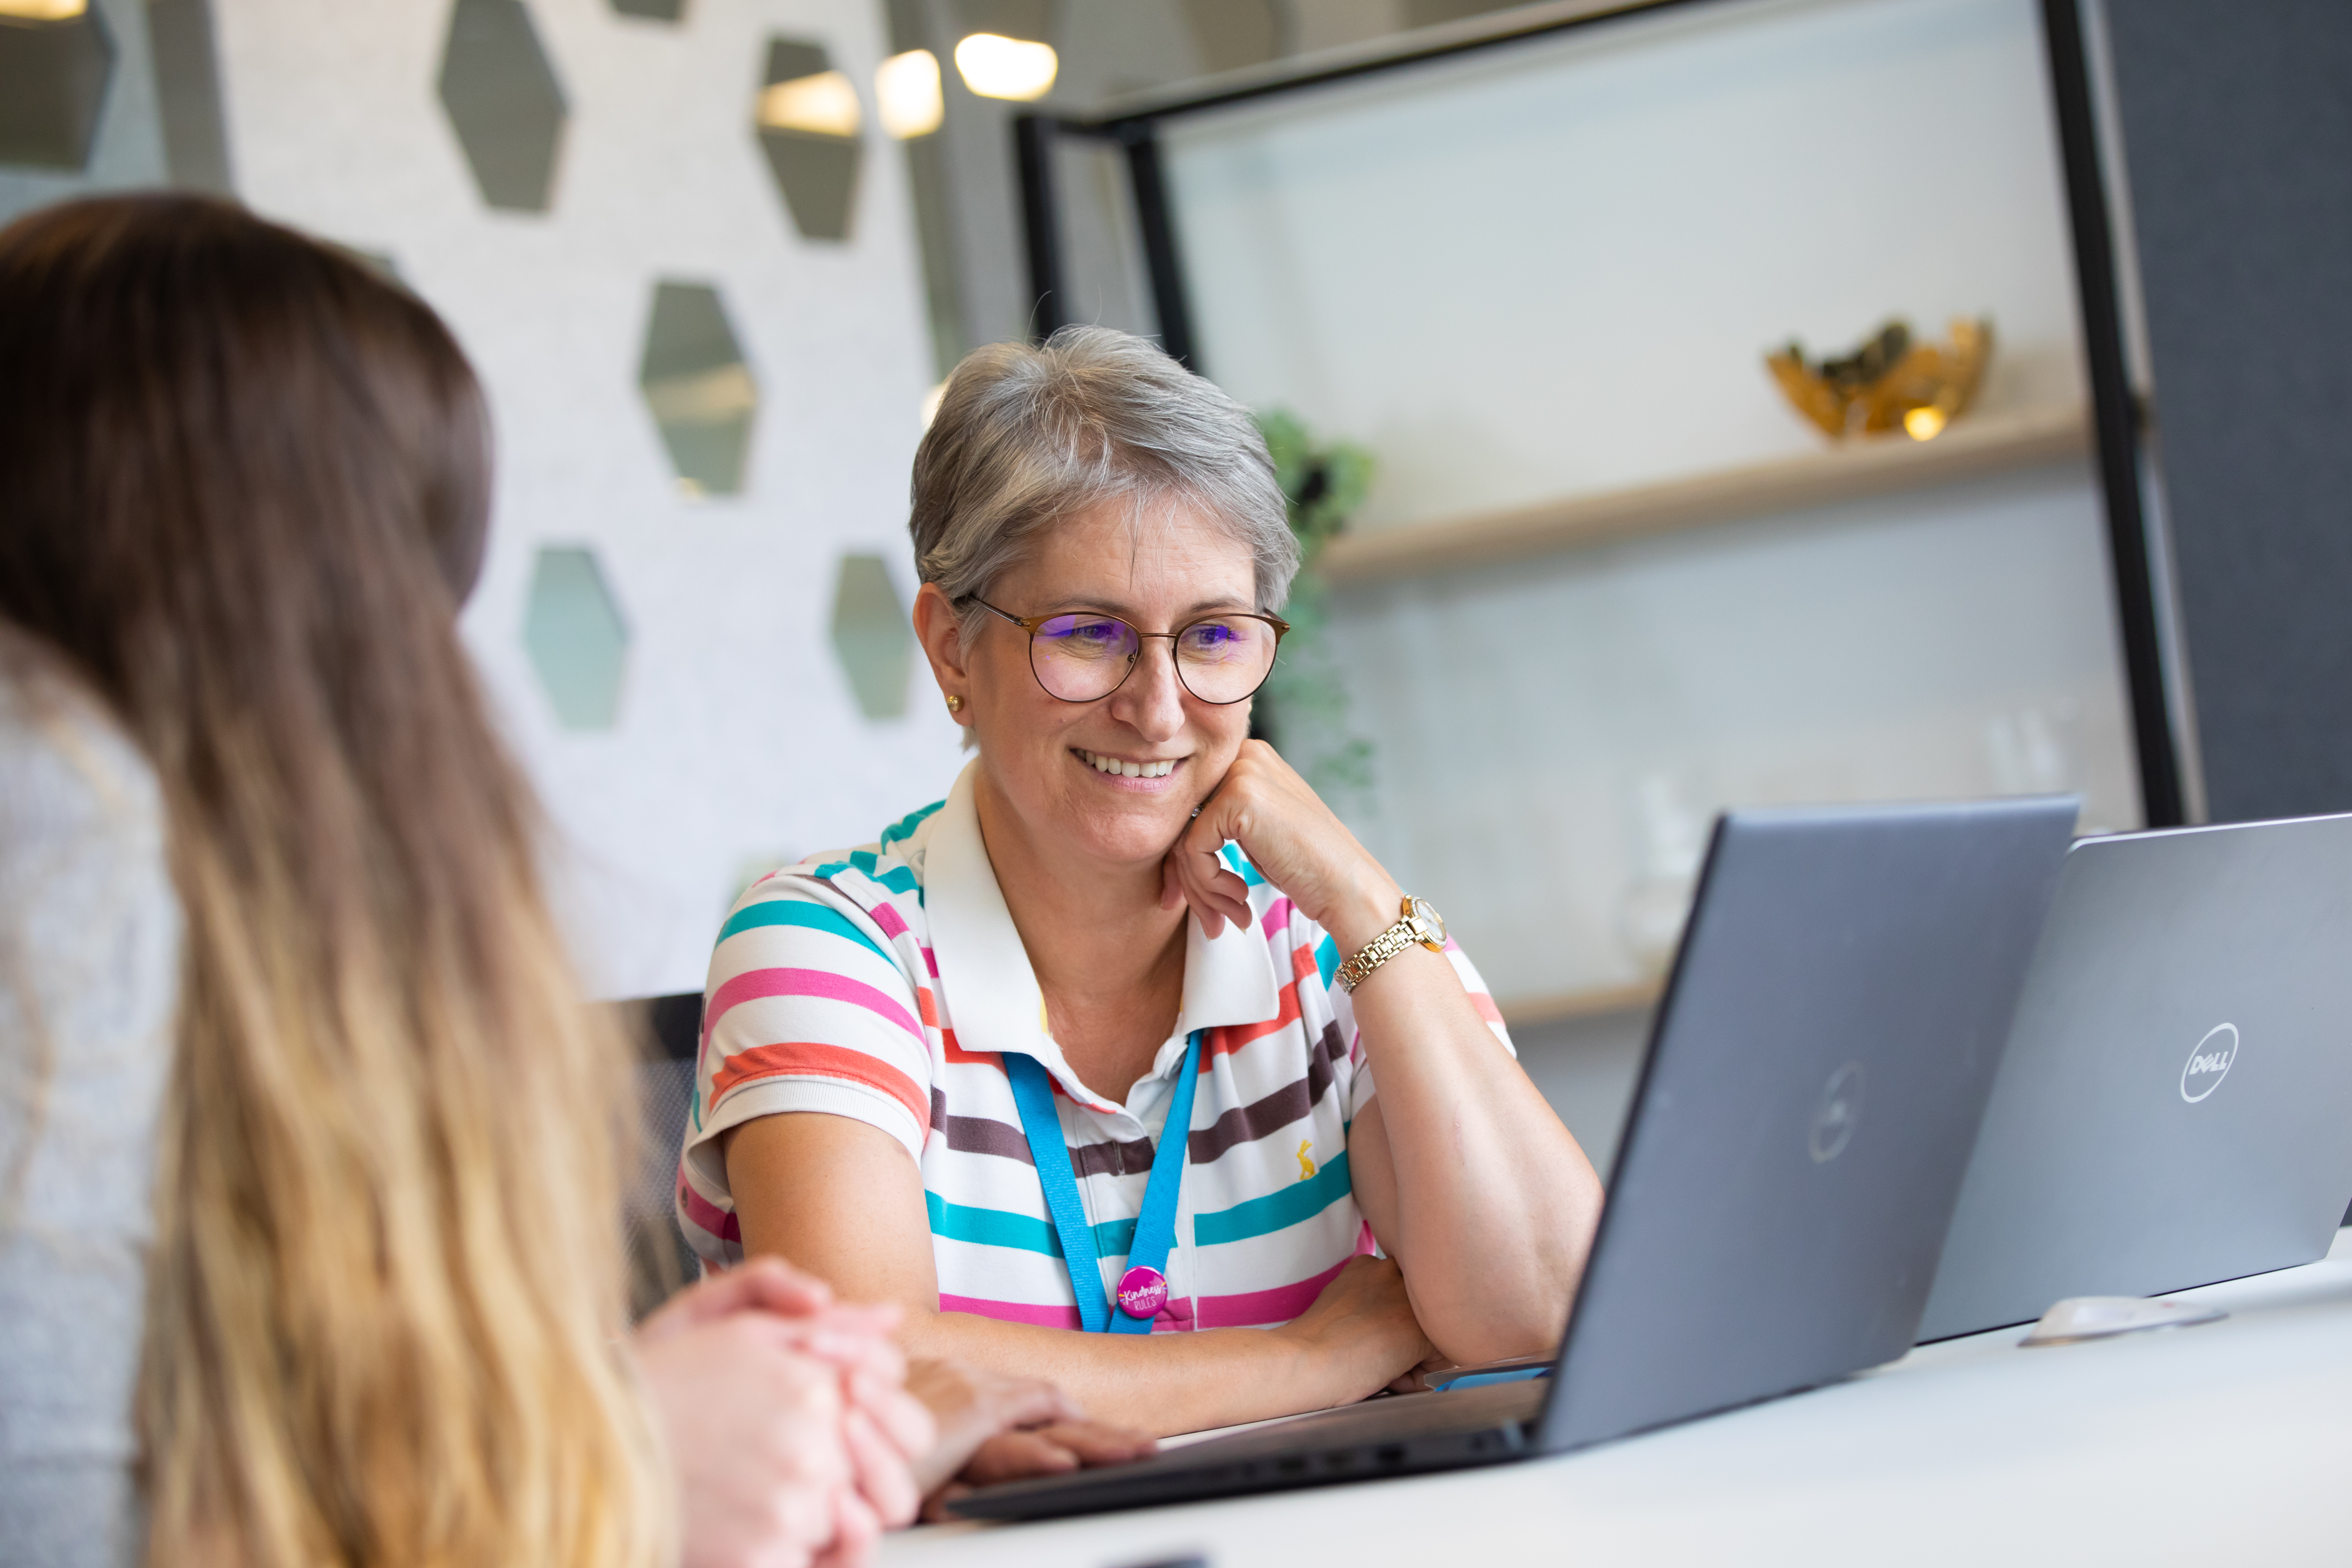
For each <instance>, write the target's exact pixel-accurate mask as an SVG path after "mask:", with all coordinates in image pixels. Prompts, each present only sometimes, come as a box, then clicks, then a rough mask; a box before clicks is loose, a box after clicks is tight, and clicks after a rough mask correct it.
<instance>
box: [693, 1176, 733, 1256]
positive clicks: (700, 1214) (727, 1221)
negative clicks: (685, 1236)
mask: <svg viewBox="0 0 2352 1568" xmlns="http://www.w3.org/2000/svg"><path fill="white" fill-rule="evenodd" d="M677 1201H678V1204H679V1205H680V1206H681V1207H683V1208H684V1209H685V1210H686V1217H687V1218H688V1219H689V1220H692V1221H693V1222H694V1226H695V1228H696V1229H698V1230H700V1231H703V1232H705V1233H707V1234H709V1235H711V1236H715V1237H719V1240H721V1241H734V1242H740V1241H741V1240H742V1239H743V1226H742V1223H741V1222H740V1221H739V1220H738V1219H736V1217H735V1216H734V1215H731V1214H729V1213H728V1212H727V1211H726V1210H725V1209H722V1208H720V1207H719V1205H717V1204H714V1203H712V1202H711V1201H710V1200H709V1198H706V1197H704V1196H703V1195H702V1194H700V1193H698V1192H696V1191H695V1190H694V1189H693V1188H692V1187H690V1186H688V1185H687V1184H686V1183H685V1181H684V1180H682V1179H681V1180H680V1181H679V1183H678V1184H677Z"/></svg>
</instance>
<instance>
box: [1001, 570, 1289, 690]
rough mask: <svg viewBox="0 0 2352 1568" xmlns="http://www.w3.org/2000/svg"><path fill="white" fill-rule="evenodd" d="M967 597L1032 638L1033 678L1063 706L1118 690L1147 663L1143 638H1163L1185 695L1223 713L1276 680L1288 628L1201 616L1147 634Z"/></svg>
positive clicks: (1245, 617) (1100, 618) (1099, 619)
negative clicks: (1018, 611) (1267, 680)
mask: <svg viewBox="0 0 2352 1568" xmlns="http://www.w3.org/2000/svg"><path fill="white" fill-rule="evenodd" d="M969 596H970V598H971V602H972V603H973V604H975V605H979V606H980V607H981V608H982V609H983V610H986V611H988V612H989V613H990V614H991V615H994V616H1003V618H1004V619H1006V620H1008V621H1011V622H1012V623H1013V625H1014V626H1019V627H1020V628H1021V629H1022V630H1023V631H1024V632H1027V633H1028V634H1029V669H1030V672H1031V673H1032V674H1034V675H1035V676H1036V678H1037V684H1038V685H1040V686H1042V687H1044V688H1045V690H1046V691H1047V693H1048V694H1050V695H1052V696H1055V697H1058V698H1060V699H1061V700H1063V701H1065V702H1096V701H1099V700H1102V699H1103V698H1106V697H1108V696H1109V695H1110V694H1111V693H1112V692H1114V691H1117V690H1118V689H1119V687H1120V686H1121V685H1122V684H1124V683H1125V681H1126V680H1127V678H1128V677H1129V675H1131V674H1133V673H1134V671H1135V666H1136V664H1137V661H1138V660H1139V659H1140V658H1142V657H1143V641H1144V639H1145V638H1146V637H1154V638H1162V637H1164V638H1166V639H1167V641H1168V643H1169V645H1170V651H1171V653H1172V654H1173V655H1174V656H1175V659H1176V679H1179V680H1181V681H1182V682H1183V683H1184V689H1185V690H1187V691H1189V692H1191V693H1192V695H1193V696H1195V697H1197V698H1199V699H1200V700H1202V701H1203V702H1209V703H1213V704H1215V705H1216V706H1217V707H1220V708H1223V707H1224V706H1226V705H1227V704H1228V703H1234V702H1239V701H1241V700H1243V699H1244V698H1246V697H1248V696H1250V695H1251V694H1252V693H1253V692H1255V691H1256V690H1257V689H1258V688H1259V687H1261V686H1264V685H1265V678H1266V677H1267V676H1269V675H1272V674H1273V673H1274V654H1275V649H1276V647H1279V646H1280V645H1281V642H1282V635H1283V634H1284V633H1285V632H1286V631H1288V630H1289V629H1290V623H1289V622H1288V621H1286V620H1284V619H1282V618H1281V617H1280V616H1260V615H1252V614H1247V613H1244V612H1239V611H1236V612H1235V613H1234V614H1232V615H1223V616H1202V618H1201V619H1199V620H1197V621H1192V622H1190V623H1188V624H1187V625H1185V626H1180V627H1179V628H1177V629H1176V630H1175V631H1172V632H1143V631H1138V630H1136V629H1135V628H1134V627H1133V626H1129V625H1128V624H1127V623H1126V622H1125V621H1123V620H1120V619H1119V618H1118V616H1107V615H1101V614H1098V613H1097V612H1094V611H1091V610H1079V611H1075V612H1073V613H1071V614H1068V615H1061V616H1016V615H1014V614H1013V613H1012V612H1011V611H1010V610H1000V609H998V608H997V607H996V606H995V605H992V604H990V603H989V602H988V601H987V600H985V599H983V598H982V597H981V596H980V595H977V594H974V595H969Z"/></svg>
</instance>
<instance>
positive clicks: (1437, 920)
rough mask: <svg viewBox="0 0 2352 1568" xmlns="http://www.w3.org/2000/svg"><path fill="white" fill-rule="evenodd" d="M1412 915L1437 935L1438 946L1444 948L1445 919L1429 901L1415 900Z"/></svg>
mask: <svg viewBox="0 0 2352 1568" xmlns="http://www.w3.org/2000/svg"><path fill="white" fill-rule="evenodd" d="M1412 913H1413V918H1414V919H1416V920H1418V921H1421V923H1422V924H1423V925H1424V926H1426V927H1428V928H1429V930H1430V931H1432V932H1433V934H1434V935H1435V937H1436V941H1437V945H1438V946H1439V947H1444V945H1445V917H1444V915H1441V914H1439V913H1438V912H1437V910H1436V909H1435V908H1434V907H1433V906H1432V905H1431V903H1430V901H1429V900H1427V899H1415V900H1413V901H1412Z"/></svg>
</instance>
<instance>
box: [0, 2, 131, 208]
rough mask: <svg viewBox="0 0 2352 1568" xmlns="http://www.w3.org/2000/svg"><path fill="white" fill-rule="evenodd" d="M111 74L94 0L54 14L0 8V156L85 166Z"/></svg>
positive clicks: (108, 42)
mask: <svg viewBox="0 0 2352 1568" xmlns="http://www.w3.org/2000/svg"><path fill="white" fill-rule="evenodd" d="M113 74H114V39H113V37H111V36H110V35H109V33H108V32H107V30H106V23H105V21H104V19H103V18H101V17H100V16H99V14H98V8H97V7H96V6H95V5H93V6H91V7H90V8H89V9H88V10H86V11H84V12H83V13H82V14H81V15H80V16H71V17H66V18H62V19H60V20H57V21H37V20H33V19H30V18H25V19H18V18H15V17H5V16H0V163H17V164H23V165H26V166H27V167H31V168H36V169H81V168H85V167H87V166H88V165H89V152H90V144H91V143H92V142H94V141H96V140H97V137H98V117H99V113H100V110H103V109H104V108H105V107H106V89H107V84H108V82H109V80H110V79H111V78H112V76H113Z"/></svg>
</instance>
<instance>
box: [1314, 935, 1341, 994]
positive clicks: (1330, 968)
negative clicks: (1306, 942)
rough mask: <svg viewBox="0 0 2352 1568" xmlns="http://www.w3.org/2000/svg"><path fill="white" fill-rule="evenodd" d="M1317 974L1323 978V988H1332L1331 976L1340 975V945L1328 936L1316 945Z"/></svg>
mask: <svg viewBox="0 0 2352 1568" xmlns="http://www.w3.org/2000/svg"><path fill="white" fill-rule="evenodd" d="M1315 972H1316V973H1318V974H1320V975H1321V976H1322V977H1323V988H1324V989H1325V990H1327V991H1328V990H1329V989H1330V988H1331V976H1333V975H1335V974H1337V973H1339V943H1338V942H1333V941H1332V940H1331V939H1330V938H1329V937H1328V936H1326V937H1325V938H1324V939H1323V940H1322V941H1321V942H1317V943H1316V944H1315Z"/></svg>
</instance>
